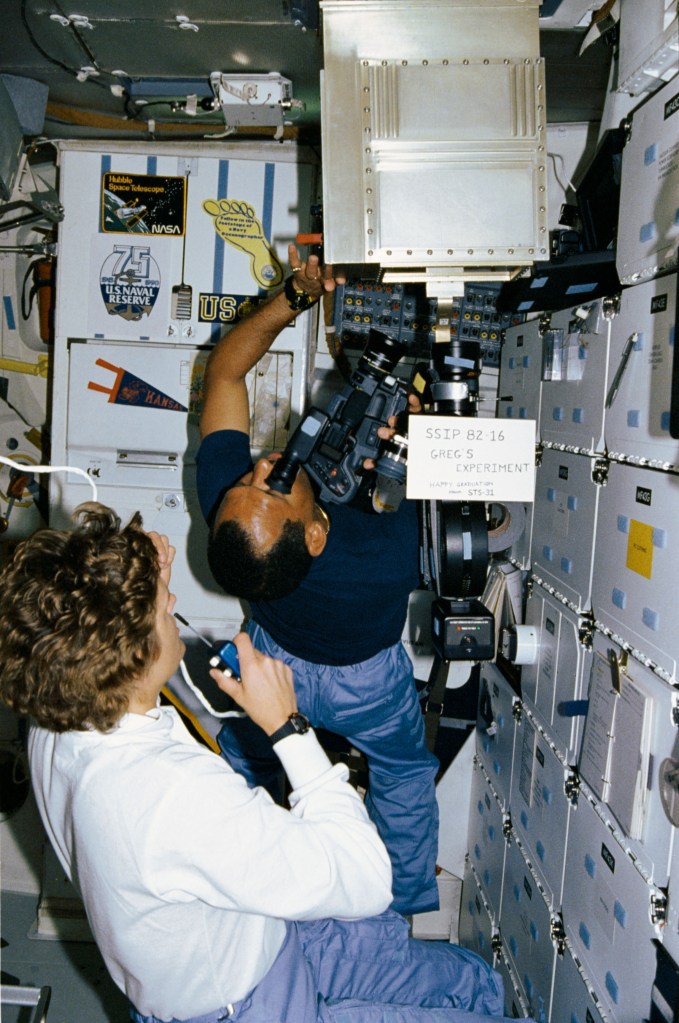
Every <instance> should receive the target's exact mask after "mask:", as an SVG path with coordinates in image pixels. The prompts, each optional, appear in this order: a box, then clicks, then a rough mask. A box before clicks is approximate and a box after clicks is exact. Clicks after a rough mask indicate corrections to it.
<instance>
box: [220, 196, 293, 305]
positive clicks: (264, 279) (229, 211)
mask: <svg viewBox="0 0 679 1023" xmlns="http://www.w3.org/2000/svg"><path fill="white" fill-rule="evenodd" d="M203 209H204V210H205V212H206V213H208V214H209V215H210V216H211V217H213V218H214V228H215V231H216V232H217V234H218V235H219V237H220V238H221V239H222V240H223V241H225V242H227V243H228V244H229V245H232V246H233V247H234V249H240V251H241V252H244V253H245V254H246V256H248V257H249V259H250V273H251V274H252V277H253V278H254V279H255V280H256V281H257V284H258V285H259V287H260V288H267V289H269V288H277V287H278V285H279V284H281V283H282V281H283V268H282V266H281V264H280V263H279V262H278V259H277V258H276V254H275V252H274V251H273V249H272V247H271V245H270V244H269V242H268V240H267V238H266V236H265V234H264V228H263V227H262V222H261V220H259V218H258V217H257V215H256V213H255V210H254V207H252V206H251V205H250V204H249V203H247V202H243V201H242V200H238V199H206V200H205V202H204V203H203Z"/></svg>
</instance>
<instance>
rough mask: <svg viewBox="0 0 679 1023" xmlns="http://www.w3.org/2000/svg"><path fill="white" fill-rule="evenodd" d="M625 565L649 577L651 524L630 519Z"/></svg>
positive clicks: (650, 573)
mask: <svg viewBox="0 0 679 1023" xmlns="http://www.w3.org/2000/svg"><path fill="white" fill-rule="evenodd" d="M626 564H627V567H628V568H629V569H630V570H631V571H632V572H637V573H638V574H639V575H643V577H644V578H645V579H650V578H651V575H652V573H653V526H648V525H647V524H646V523H645V522H637V521H636V520H635V519H632V520H631V522H630V526H629V540H628V542H627V562H626Z"/></svg>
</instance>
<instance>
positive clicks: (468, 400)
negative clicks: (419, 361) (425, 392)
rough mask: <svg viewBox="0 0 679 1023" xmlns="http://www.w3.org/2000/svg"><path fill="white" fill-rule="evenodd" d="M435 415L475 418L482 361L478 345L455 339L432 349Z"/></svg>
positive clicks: (432, 394)
mask: <svg viewBox="0 0 679 1023" xmlns="http://www.w3.org/2000/svg"><path fill="white" fill-rule="evenodd" d="M431 361H432V368H433V371H434V372H433V378H432V380H431V384H430V386H431V397H432V405H433V411H434V412H436V413H439V414H441V415H453V416H474V415H476V402H477V400H478V395H479V377H480V375H481V368H482V359H481V354H480V348H479V346H478V344H476V343H475V342H473V341H464V340H462V339H460V338H453V339H452V340H451V341H450V343H449V344H440V343H439V344H434V346H433V348H432V360H431Z"/></svg>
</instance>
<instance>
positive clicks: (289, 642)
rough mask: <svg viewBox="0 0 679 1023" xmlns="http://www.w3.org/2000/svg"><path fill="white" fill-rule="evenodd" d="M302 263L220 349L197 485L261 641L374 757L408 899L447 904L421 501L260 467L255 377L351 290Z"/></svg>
mask: <svg viewBox="0 0 679 1023" xmlns="http://www.w3.org/2000/svg"><path fill="white" fill-rule="evenodd" d="M290 263H291V266H292V268H293V275H292V279H291V280H290V281H289V282H288V284H287V287H286V289H285V290H283V291H281V292H279V293H278V295H276V296H275V297H274V298H273V299H271V300H270V301H268V302H267V303H265V304H264V305H263V306H261V307H259V308H258V309H257V310H256V311H255V312H254V313H253V314H251V316H250V317H249V318H247V319H245V320H242V321H240V322H239V323H238V324H237V325H236V326H235V327H234V328H233V329H232V330H231V331H230V332H229V333H227V334H226V335H225V336H224V337H223V338H222V339H221V340H220V341H219V342H218V344H217V345H216V347H215V349H214V351H213V352H212V353H211V356H210V359H209V361H208V366H207V371H206V381H205V395H204V405H203V413H202V416H201V436H202V442H201V446H200V449H199V452H198V468H197V473H198V483H197V485H198V496H199V499H200V503H201V508H202V511H203V514H204V516H205V518H206V520H207V521H208V523H209V526H210V549H209V560H210V565H211V568H212V571H213V574H214V575H215V578H216V580H217V581H218V582H219V583H220V585H221V586H222V587H223V588H224V589H225V590H226V592H228V593H231V594H232V595H233V596H236V597H241V598H243V599H245V600H247V601H248V602H249V604H250V608H251V617H250V622H249V624H248V632H249V633H250V636H251V638H252V640H253V643H254V645H255V646H256V647H257V648H258V649H260V650H262V651H264V652H266V653H267V654H269V655H271V656H273V657H276V658H279V659H280V660H282V661H284V662H285V663H287V664H289V665H290V666H291V667H292V669H293V673H294V677H295V691H296V694H297V701H298V705H299V709H300V711H301V712H302V713H303V714H304V715H306V716H307V717H308V718H309V719H310V720H311V722H312V723H313V725H314V726H315V727H319V728H325V729H327V730H328V731H330V732H333V733H335V734H338V735H342V736H345V737H346V738H347V739H348V740H349V741H350V742H351V744H352V745H353V746H354V747H355V748H356V749H359V750H360V751H361V752H363V753H364V754H365V756H366V759H367V764H368V773H369V789H368V793H367V796H366V805H367V808H368V812H369V813H370V816H371V817H372V819H373V821H374V822H375V824H376V826H377V828H378V830H379V832H380V835H381V837H382V839H383V841H384V843H385V845H386V847H387V849H388V851H389V854H390V857H391V860H392V868H393V894H394V903H393V906H394V908H395V909H396V910H398V911H399V912H401V913H403V914H412V913H418V912H425V911H429V910H431V909H435V908H436V907H437V906H438V888H437V884H436V855H437V850H438V808H437V803H436V795H435V776H436V771H437V768H438V763H437V761H436V758H435V757H434V756H433V755H432V754H431V753H430V752H429V750H428V749H427V746H426V742H425V734H424V724H423V718H422V713H421V708H420V704H419V700H418V696H417V691H416V687H415V682H414V677H413V668H412V663H411V661H410V658H409V657H408V655H407V653H406V651H405V648H404V647H403V644H402V642H401V636H402V634H403V629H404V626H405V621H406V615H407V610H408V599H409V596H410V593H411V592H412V591H413V590H414V589H416V588H417V586H418V584H419V541H418V524H417V510H416V506H415V504H414V502H412V501H402V502H401V505H400V506H399V508H398V509H397V510H396V511H395V512H390V513H385V514H376V513H372V514H370V513H367V512H365V511H363V510H361V509H360V508H358V507H354V506H353V505H352V504H348V505H346V504H330V505H328V506H327V507H323V506H322V505H321V504H320V503H319V502H318V501H317V500H316V496H315V494H314V491H313V487H312V484H311V482H310V480H309V478H308V476H307V475H306V473H305V471H304V469H303V468H302V469H300V470H299V473H298V475H297V477H296V479H295V482H294V484H293V486H292V490H291V492H290V493H289V494H282V493H280V492H277V491H274V490H272V489H270V488H269V486H268V484H267V482H266V480H267V476H268V475H269V473H270V472H271V469H272V467H273V459H271V458H262V459H260V460H259V461H257V462H256V464H254V465H253V462H252V458H251V454H250V441H249V428H250V408H249V401H248V395H247V389H246V384H245V377H246V374H247V373H248V372H249V370H250V369H252V367H253V366H254V365H255V364H256V363H257V362H258V361H259V359H260V358H261V357H262V356H263V355H264V354H265V353H266V352H267V351H268V349H269V348H270V346H271V344H272V343H273V342H274V340H275V339H276V337H277V336H278V334H279V332H280V331H281V330H282V329H283V328H284V327H285V326H287V325H288V324H289V323H291V322H292V321H293V320H294V319H295V317H296V316H297V315H299V313H300V312H302V311H303V310H304V309H306V308H308V307H309V306H310V305H311V304H312V303H313V302H314V301H315V300H317V299H318V298H319V297H320V296H321V295H322V293H323V291H324V290H326V291H331V290H333V288H334V287H335V279H334V278H333V277H332V273H331V270H330V268H325V270H322V268H321V267H320V266H319V263H318V259H317V257H315V256H310V257H309V259H308V260H307V261H306V262H304V261H302V260H301V259H300V257H299V253H298V251H297V249H296V247H295V246H294V245H292V246H290ZM337 280H340V278H339V277H338V278H337ZM250 738H251V737H250ZM219 744H220V747H221V749H222V752H223V753H224V755H225V756H226V757H227V759H228V760H229V761H230V762H231V763H232V765H233V766H234V767H235V768H236V769H238V770H240V771H241V772H242V773H244V774H245V775H246V777H248V778H249V779H250V780H251V781H252V783H253V784H254V783H261V782H262V772H263V771H264V769H265V768H266V766H267V765H266V763H265V761H266V760H267V759H268V758H267V756H266V751H265V747H264V746H262V745H261V744H260V746H259V748H258V750H257V752H256V753H255V754H254V756H253V748H252V746H251V744H250V740H249V739H248V740H245V739H244V737H243V734H242V731H241V730H240V729H239V728H238V727H236V725H235V723H234V722H232V721H231V719H227V720H226V723H225V725H224V727H223V728H222V731H221V733H220V736H219ZM275 759H276V758H275V756H273V758H272V763H273V761H275Z"/></svg>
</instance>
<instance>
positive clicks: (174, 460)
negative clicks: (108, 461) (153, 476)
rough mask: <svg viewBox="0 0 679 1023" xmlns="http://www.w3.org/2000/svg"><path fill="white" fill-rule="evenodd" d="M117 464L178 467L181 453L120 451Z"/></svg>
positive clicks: (162, 467)
mask: <svg viewBox="0 0 679 1023" xmlns="http://www.w3.org/2000/svg"><path fill="white" fill-rule="evenodd" d="M116 464H117V465H129V466H130V467H131V468H133V469H172V470H175V469H177V467H178V465H179V455H178V454H177V453H176V452H175V451H118V455H117V458H116Z"/></svg>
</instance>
